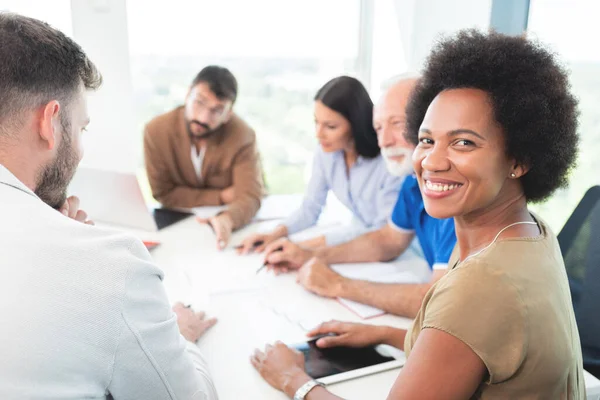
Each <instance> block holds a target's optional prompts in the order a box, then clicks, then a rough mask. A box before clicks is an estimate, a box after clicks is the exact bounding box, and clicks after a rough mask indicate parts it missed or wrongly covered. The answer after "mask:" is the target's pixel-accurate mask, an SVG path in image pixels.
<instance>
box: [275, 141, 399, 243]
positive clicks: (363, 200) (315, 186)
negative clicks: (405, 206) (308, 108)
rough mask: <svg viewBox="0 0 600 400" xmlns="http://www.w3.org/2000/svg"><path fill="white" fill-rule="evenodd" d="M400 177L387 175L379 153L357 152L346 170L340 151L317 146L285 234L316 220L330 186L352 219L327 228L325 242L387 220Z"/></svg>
mask: <svg viewBox="0 0 600 400" xmlns="http://www.w3.org/2000/svg"><path fill="white" fill-rule="evenodd" d="M402 180H403V177H397V176H393V175H391V174H390V173H389V172H388V170H387V168H386V165H385V160H384V159H383V156H382V155H381V154H380V155H378V156H377V157H375V158H371V159H369V158H364V157H362V156H359V157H358V159H357V160H356V163H354V165H353V166H352V167H351V168H350V171H349V173H347V172H346V163H345V161H344V152H343V151H338V152H334V153H325V152H324V151H323V150H322V149H318V150H317V152H316V154H315V158H314V163H313V169H312V176H311V178H310V182H309V183H308V187H307V189H306V193H305V195H304V200H303V202H302V206H301V207H300V209H298V210H297V211H296V212H294V214H292V215H291V216H290V217H289V218H288V219H287V220H286V221H285V222H284V225H285V226H286V227H287V229H288V234H293V233H296V232H299V231H301V230H304V229H306V228H309V227H311V226H313V225H315V224H316V223H317V220H318V219H319V216H320V215H321V211H322V210H323V206H324V205H325V200H326V199H327V193H328V191H329V190H331V191H332V192H333V193H334V194H335V196H336V197H337V198H338V199H339V201H340V202H341V203H342V204H344V205H345V206H346V207H347V208H348V209H349V210H350V211H351V212H352V214H353V216H354V218H353V223H352V224H351V225H350V226H344V227H341V228H339V229H336V230H333V231H330V232H328V233H327V234H326V235H325V238H326V241H327V245H328V246H333V245H336V244H339V243H344V242H347V241H350V240H352V239H354V238H355V237H357V236H360V235H362V234H363V233H366V232H368V231H371V230H376V229H379V228H381V227H382V226H384V225H385V224H387V222H388V220H389V218H390V215H391V212H392V208H393V207H394V204H395V202H396V199H397V198H398V192H399V191H400V185H401V184H402Z"/></svg>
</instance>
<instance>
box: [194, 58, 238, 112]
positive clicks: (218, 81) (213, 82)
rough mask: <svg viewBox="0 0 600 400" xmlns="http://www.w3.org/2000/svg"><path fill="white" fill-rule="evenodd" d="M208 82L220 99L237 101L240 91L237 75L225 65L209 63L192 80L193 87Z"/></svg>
mask: <svg viewBox="0 0 600 400" xmlns="http://www.w3.org/2000/svg"><path fill="white" fill-rule="evenodd" d="M202 82H204V83H206V84H207V85H208V87H209V88H210V91H211V92H213V93H214V95H215V96H216V97H217V98H218V99H219V100H229V101H231V102H232V103H235V99H236V98H237V92H238V84H237V80H236V79H235V76H233V74H232V73H231V71H229V70H228V69H227V68H225V67H220V66H218V65H209V66H207V67H204V68H203V69H202V71H200V72H198V75H196V77H195V78H194V80H193V81H192V85H191V86H192V87H194V86H196V85H197V84H199V83H202Z"/></svg>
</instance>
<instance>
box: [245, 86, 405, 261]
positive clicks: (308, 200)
mask: <svg viewBox="0 0 600 400" xmlns="http://www.w3.org/2000/svg"><path fill="white" fill-rule="evenodd" d="M314 112H315V131H316V137H317V140H318V141H319V145H320V148H319V149H318V150H317V152H316V155H315V158H314V163H313V169H312V176H311V179H310V182H309V184H308V187H307V189H306V193H305V196H304V201H303V203H302V206H301V207H300V209H299V210H297V211H296V212H295V213H294V214H293V215H291V216H290V217H289V218H288V219H287V220H286V221H285V222H284V223H283V224H281V225H279V226H278V227H277V228H276V229H275V230H274V231H272V232H271V233H268V234H254V235H251V236H249V237H248V238H246V239H245V240H244V242H243V247H242V249H241V250H240V252H242V253H245V252H248V251H252V250H253V251H257V252H260V251H262V250H263V249H264V248H265V246H266V245H267V244H269V243H271V242H272V241H274V240H276V239H278V238H280V237H283V236H287V235H290V234H293V233H296V232H299V231H301V230H304V229H306V228H309V227H311V226H313V225H315V224H316V222H317V220H318V218H319V216H320V214H321V211H322V209H323V206H324V205H325V200H326V198H327V193H328V192H329V191H330V190H331V191H332V192H333V193H334V194H335V195H336V197H337V198H338V199H339V200H340V202H341V203H342V204H344V205H345V206H346V207H347V208H348V209H349V210H350V211H351V212H352V214H353V221H352V223H351V226H350V227H348V226H344V227H342V228H340V229H337V230H333V231H330V232H328V233H327V234H325V235H323V236H319V237H317V238H314V239H311V240H309V241H306V242H303V245H304V246H308V247H318V246H322V245H335V244H339V243H343V242H346V241H349V240H351V239H353V238H355V237H356V236H359V235H361V234H363V233H365V232H366V231H368V230H372V229H378V228H380V227H382V226H383V225H385V224H386V222H387V220H388V218H389V216H390V213H391V210H392V207H393V206H394V203H395V201H396V198H397V196H398V191H399V188H400V184H401V180H402V179H401V178H399V177H395V176H392V175H390V174H389V173H388V171H387V169H386V165H385V161H384V159H383V157H382V156H381V154H380V151H379V146H378V144H377V134H376V132H375V129H374V128H373V122H372V121H373V102H372V101H371V98H370V97H369V94H368V93H367V90H366V89H365V87H364V86H363V85H362V84H361V83H360V82H359V81H358V80H357V79H355V78H351V77H349V76H340V77H337V78H334V79H332V80H330V81H329V82H327V83H326V84H325V85H324V86H323V87H322V88H321V89H319V91H318V92H317V94H316V95H315V108H314Z"/></svg>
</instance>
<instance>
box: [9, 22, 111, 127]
mask: <svg viewBox="0 0 600 400" xmlns="http://www.w3.org/2000/svg"><path fill="white" fill-rule="evenodd" d="M0 38H2V39H0V135H10V134H11V133H14V132H15V131H17V130H19V129H20V127H21V124H22V123H23V121H22V118H23V113H25V112H29V111H32V110H35V109H36V108H38V107H40V106H42V105H44V104H46V103H48V102H49V101H51V100H57V101H59V102H60V103H61V105H62V107H63V110H65V109H68V107H69V104H70V100H71V99H72V97H73V96H74V95H75V94H76V93H77V92H78V90H79V89H80V88H81V86H83V87H85V88H86V89H97V88H98V87H99V86H100V84H101V83H102V77H101V75H100V73H99V72H98V71H97V69H96V67H95V66H94V64H93V63H92V62H91V61H90V60H89V59H88V58H87V56H86V55H85V53H84V52H83V50H82V49H81V47H80V46H79V45H78V44H77V43H75V42H74V41H73V40H72V39H70V38H68V37H67V36H66V35H65V34H63V33H62V32H60V31H58V30H56V29H54V28H52V27H51V26H49V25H48V24H46V23H45V22H42V21H39V20H36V19H33V18H28V17H24V16H21V15H17V14H12V13H5V12H3V13H0ZM64 115H65V114H64V113H62V114H61V122H63V123H67V121H65V120H64V119H63V118H64Z"/></svg>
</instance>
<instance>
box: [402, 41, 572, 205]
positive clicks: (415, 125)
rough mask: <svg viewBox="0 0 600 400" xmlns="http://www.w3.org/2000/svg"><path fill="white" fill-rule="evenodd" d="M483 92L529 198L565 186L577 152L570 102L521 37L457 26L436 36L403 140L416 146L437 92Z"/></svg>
mask: <svg viewBox="0 0 600 400" xmlns="http://www.w3.org/2000/svg"><path fill="white" fill-rule="evenodd" d="M457 88H475V89H480V90H483V91H485V92H487V93H488V94H489V96H490V98H491V101H492V107H493V110H494V115H495V118H496V121H497V122H498V123H499V124H500V126H501V127H502V128H503V131H504V133H505V136H506V152H507V156H509V157H511V158H514V159H515V160H516V161H517V163H519V164H521V165H525V166H528V167H529V172H528V173H527V174H525V175H524V176H522V177H521V178H520V179H521V184H522V185H523V190H524V192H525V197H526V198H527V200H528V201H533V202H535V201H541V200H544V199H546V198H547V197H548V196H550V195H551V194H552V192H554V190H556V189H557V188H559V187H565V186H566V185H567V183H568V181H567V177H568V173H569V171H570V169H571V168H573V167H574V164H575V159H576V157H577V144H578V141H579V137H578V134H577V117H578V110H577V101H576V100H575V98H574V97H573V95H572V94H571V92H570V85H569V82H568V78H567V73H566V72H565V70H564V69H563V68H562V67H561V66H560V65H559V64H558V63H557V61H556V60H555V57H554V55H553V54H552V53H550V52H549V51H548V50H546V49H544V48H543V47H542V46H541V45H539V44H538V43H535V42H533V41H531V40H528V39H526V38H524V37H515V36H506V35H502V34H499V33H495V32H490V33H482V32H479V31H477V30H464V31H461V32H459V33H458V34H457V35H456V36H453V37H451V38H449V39H445V40H442V41H440V42H439V43H438V44H437V45H436V46H435V47H434V49H433V50H432V52H431V54H430V55H429V58H428V59H427V61H426V64H425V68H424V71H423V74H422V78H421V79H420V81H419V83H418V84H417V86H416V87H415V89H414V90H413V93H412V95H411V99H410V101H409V103H408V105H407V108H406V113H407V125H406V129H407V131H406V136H407V139H408V140H409V141H410V142H412V143H414V144H417V143H418V132H419V128H420V126H421V123H422V122H423V118H424V117H425V112H426V111H427V108H428V107H429V104H431V102H432V101H433V99H434V98H435V97H436V96H437V95H438V94H439V93H440V92H442V91H444V90H447V89H457Z"/></svg>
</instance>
